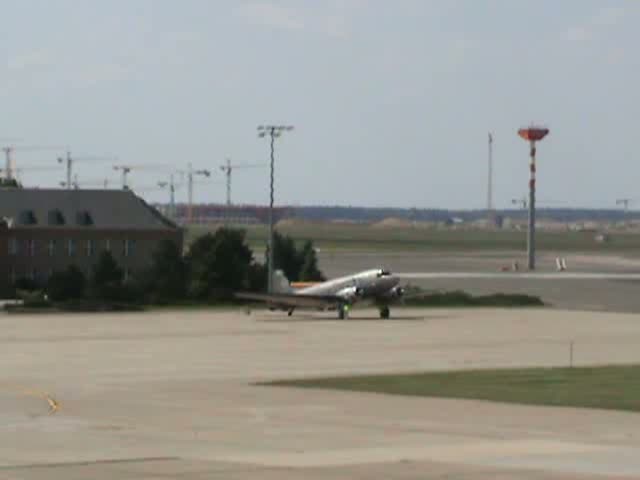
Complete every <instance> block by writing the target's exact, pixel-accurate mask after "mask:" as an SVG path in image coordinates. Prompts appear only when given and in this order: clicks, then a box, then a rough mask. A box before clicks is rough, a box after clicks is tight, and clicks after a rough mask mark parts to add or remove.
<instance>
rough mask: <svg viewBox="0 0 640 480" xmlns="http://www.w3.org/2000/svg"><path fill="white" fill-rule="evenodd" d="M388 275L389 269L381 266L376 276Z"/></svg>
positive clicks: (389, 273)
mask: <svg viewBox="0 0 640 480" xmlns="http://www.w3.org/2000/svg"><path fill="white" fill-rule="evenodd" d="M389 275H391V272H390V271H389V270H385V269H384V268H381V269H380V270H378V278H380V277H388V276H389Z"/></svg>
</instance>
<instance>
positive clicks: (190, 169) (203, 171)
mask: <svg viewBox="0 0 640 480" xmlns="http://www.w3.org/2000/svg"><path fill="white" fill-rule="evenodd" d="M194 175H202V176H204V177H207V178H209V177H210V176H211V170H207V169H201V170H194V169H193V165H191V163H189V166H188V169H187V189H188V192H187V195H188V200H189V207H188V210H187V219H188V221H189V223H191V221H192V219H193V177H194ZM174 213H175V212H174Z"/></svg>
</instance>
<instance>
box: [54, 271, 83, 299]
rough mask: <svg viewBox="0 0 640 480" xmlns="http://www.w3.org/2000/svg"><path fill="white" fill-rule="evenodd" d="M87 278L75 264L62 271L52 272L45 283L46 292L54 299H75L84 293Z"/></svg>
mask: <svg viewBox="0 0 640 480" xmlns="http://www.w3.org/2000/svg"><path fill="white" fill-rule="evenodd" d="M86 285H87V279H86V277H85V275H84V273H82V271H81V270H80V269H79V268H78V267H76V266H75V265H71V266H69V268H67V269H66V270H64V271H62V272H54V273H53V274H52V275H51V276H50V277H49V281H48V283H47V294H48V295H49V298H51V300H54V301H65V300H76V299H79V298H82V297H83V296H84V294H85V288H86Z"/></svg>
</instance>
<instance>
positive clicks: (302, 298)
mask: <svg viewBox="0 0 640 480" xmlns="http://www.w3.org/2000/svg"><path fill="white" fill-rule="evenodd" d="M234 296H235V297H236V298H240V299H243V300H256V301H258V302H265V303H268V304H271V305H275V306H278V307H303V308H304V307H306V308H329V307H335V306H338V305H340V304H341V303H345V299H344V298H341V297H338V296H333V295H296V294H294V293H251V292H237V293H235V294H234Z"/></svg>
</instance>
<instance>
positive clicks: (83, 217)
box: [76, 210, 93, 227]
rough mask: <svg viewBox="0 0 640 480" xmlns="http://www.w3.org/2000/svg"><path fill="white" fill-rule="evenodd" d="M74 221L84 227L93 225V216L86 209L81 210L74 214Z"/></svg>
mask: <svg viewBox="0 0 640 480" xmlns="http://www.w3.org/2000/svg"><path fill="white" fill-rule="evenodd" d="M76 223H77V224H78V225H82V226H84V227H88V226H90V225H93V217H92V216H91V214H90V213H89V211H88V210H82V211H80V212H78V213H77V214H76Z"/></svg>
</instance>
